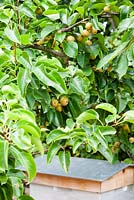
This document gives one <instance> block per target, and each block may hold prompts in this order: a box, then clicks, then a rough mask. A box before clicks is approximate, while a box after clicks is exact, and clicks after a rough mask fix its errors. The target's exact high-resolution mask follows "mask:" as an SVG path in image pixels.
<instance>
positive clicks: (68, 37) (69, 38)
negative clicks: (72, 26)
mask: <svg viewBox="0 0 134 200" xmlns="http://www.w3.org/2000/svg"><path fill="white" fill-rule="evenodd" d="M66 40H67V41H68V42H74V41H75V37H74V36H72V35H69V36H67V38H66Z"/></svg>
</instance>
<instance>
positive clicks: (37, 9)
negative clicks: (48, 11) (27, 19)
mask: <svg viewBox="0 0 134 200" xmlns="http://www.w3.org/2000/svg"><path fill="white" fill-rule="evenodd" d="M42 12H43V11H42V8H40V7H38V8H36V10H35V13H36V15H40V14H42Z"/></svg>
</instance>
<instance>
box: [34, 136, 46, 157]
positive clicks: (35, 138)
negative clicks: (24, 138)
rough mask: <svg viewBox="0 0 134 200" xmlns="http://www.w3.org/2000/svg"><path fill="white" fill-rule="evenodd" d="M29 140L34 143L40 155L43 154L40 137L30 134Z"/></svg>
mask: <svg viewBox="0 0 134 200" xmlns="http://www.w3.org/2000/svg"><path fill="white" fill-rule="evenodd" d="M31 141H32V144H34V145H35V147H36V150H37V151H39V152H40V153H41V155H43V154H44V148H43V145H42V142H41V140H40V138H38V137H35V136H31Z"/></svg>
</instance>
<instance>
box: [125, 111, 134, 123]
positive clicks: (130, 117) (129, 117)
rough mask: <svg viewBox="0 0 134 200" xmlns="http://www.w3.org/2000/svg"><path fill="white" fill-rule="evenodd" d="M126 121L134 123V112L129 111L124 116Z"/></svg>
mask: <svg viewBox="0 0 134 200" xmlns="http://www.w3.org/2000/svg"><path fill="white" fill-rule="evenodd" d="M123 116H124V121H127V122H130V123H134V110H129V111H127V112H125V113H124V114H123Z"/></svg>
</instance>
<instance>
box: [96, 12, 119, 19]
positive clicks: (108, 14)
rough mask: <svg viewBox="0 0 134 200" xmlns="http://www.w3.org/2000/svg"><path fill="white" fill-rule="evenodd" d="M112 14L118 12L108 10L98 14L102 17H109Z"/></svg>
mask: <svg viewBox="0 0 134 200" xmlns="http://www.w3.org/2000/svg"><path fill="white" fill-rule="evenodd" d="M114 15H119V13H117V12H109V13H105V12H102V13H100V14H99V16H100V17H102V18H111V17H112V16H114Z"/></svg>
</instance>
